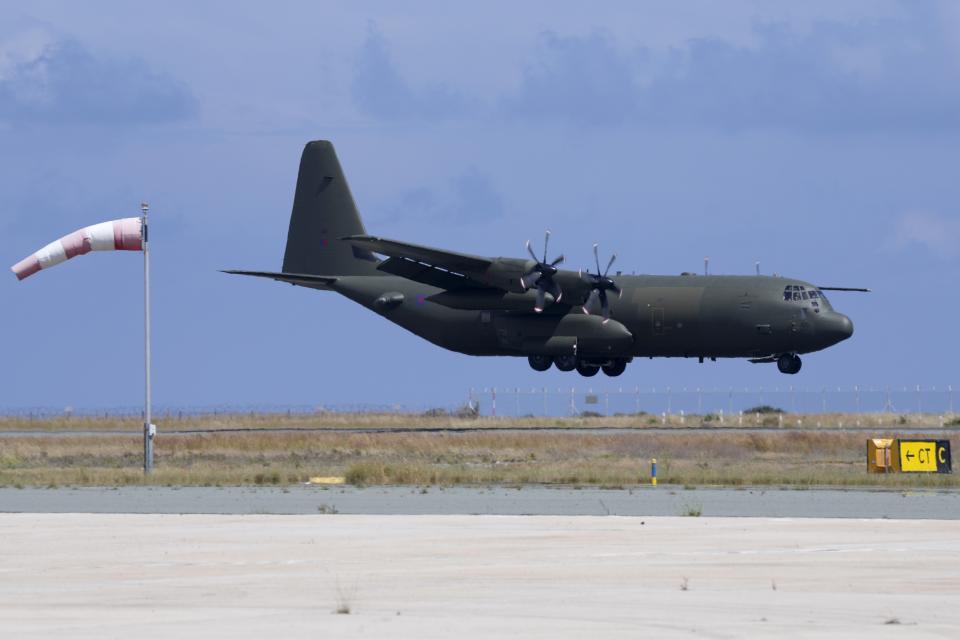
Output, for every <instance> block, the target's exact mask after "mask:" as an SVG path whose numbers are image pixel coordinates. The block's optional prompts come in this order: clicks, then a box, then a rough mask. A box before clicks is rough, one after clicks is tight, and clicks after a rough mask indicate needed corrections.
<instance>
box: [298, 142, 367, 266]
mask: <svg viewBox="0 0 960 640" xmlns="http://www.w3.org/2000/svg"><path fill="white" fill-rule="evenodd" d="M358 234H366V229H364V227H363V221H362V220H360V213H359V212H358V211H357V206H356V205H355V204H354V202H353V195H352V194H351V193H350V187H349V186H348V185H347V180H346V178H345V177H344V175H343V170H342V169H341V168H340V161H339V160H338V159H337V153H336V151H334V148H333V144H331V143H330V142H329V141H327V140H316V141H313V142H308V143H307V146H306V147H304V149H303V155H302V156H301V157H300V173H299V175H298V177H297V191H296V194H295V195H294V198H293V213H292V214H291V216H290V229H289V231H288V232H287V249H286V252H285V253H284V256H283V273H288V274H315V275H316V274H328V275H334V276H337V275H344V276H345V275H379V272H378V271H377V270H376V268H377V263H378V261H377V258H376V257H375V256H374V255H373V253H371V252H370V251H367V250H364V249H358V248H355V247H354V246H353V245H352V244H351V243H349V242H346V241H344V240H341V238H343V237H344V236H352V235H358Z"/></svg>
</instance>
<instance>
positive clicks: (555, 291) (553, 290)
mask: <svg viewBox="0 0 960 640" xmlns="http://www.w3.org/2000/svg"><path fill="white" fill-rule="evenodd" d="M550 295H552V296H553V301H554V302H560V298H562V297H563V289H561V288H560V285H559V284H557V283H556V282H555V281H554V280H553V279H551V280H550Z"/></svg>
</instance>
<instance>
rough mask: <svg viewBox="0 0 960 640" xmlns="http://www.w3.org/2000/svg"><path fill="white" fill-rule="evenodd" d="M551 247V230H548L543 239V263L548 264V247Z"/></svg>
mask: <svg viewBox="0 0 960 640" xmlns="http://www.w3.org/2000/svg"><path fill="white" fill-rule="evenodd" d="M549 246H550V229H547V235H545V236H544V238H543V262H544V264H546V262H547V247H549Z"/></svg>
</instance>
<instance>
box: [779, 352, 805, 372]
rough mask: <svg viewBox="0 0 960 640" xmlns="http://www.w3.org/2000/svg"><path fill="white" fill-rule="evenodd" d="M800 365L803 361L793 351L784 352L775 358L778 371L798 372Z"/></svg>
mask: <svg viewBox="0 0 960 640" xmlns="http://www.w3.org/2000/svg"><path fill="white" fill-rule="evenodd" d="M802 366H803V361H801V360H800V356H798V355H797V354H795V353H785V354H783V355H782V356H780V357H779V358H777V369H780V373H789V374H794V373H798V372H799V371H800V367H802Z"/></svg>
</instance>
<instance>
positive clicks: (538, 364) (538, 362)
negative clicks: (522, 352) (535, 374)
mask: <svg viewBox="0 0 960 640" xmlns="http://www.w3.org/2000/svg"><path fill="white" fill-rule="evenodd" d="M527 361H528V362H529V363H530V367H531V368H532V369H533V370H534V371H546V370H547V369H549V368H550V365H552V364H553V358H551V357H550V356H530V357H528V358H527Z"/></svg>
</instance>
